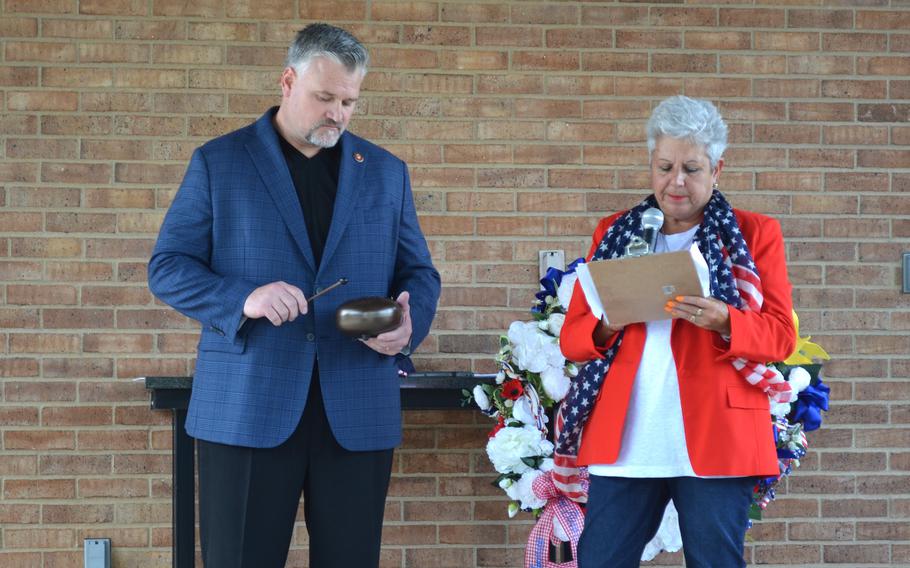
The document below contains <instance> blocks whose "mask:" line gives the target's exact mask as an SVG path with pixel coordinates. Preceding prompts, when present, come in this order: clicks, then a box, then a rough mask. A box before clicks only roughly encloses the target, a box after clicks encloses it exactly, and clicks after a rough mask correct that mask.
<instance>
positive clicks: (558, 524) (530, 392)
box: [463, 258, 829, 568]
mask: <svg viewBox="0 0 910 568" xmlns="http://www.w3.org/2000/svg"><path fill="white" fill-rule="evenodd" d="M582 262H584V259H582V258H579V259H578V260H576V261H575V262H573V263H572V264H570V265H569V267H568V268H567V269H566V270H565V271H561V270H557V269H555V268H550V269H549V270H548V271H547V273H546V275H545V276H544V277H543V278H542V279H541V281H540V284H541V287H542V288H543V289H542V290H541V291H540V292H538V293H537V294H536V298H537V302H536V303H535V304H534V306H532V308H531V314H532V316H533V319H532V321H515V322H512V324H511V325H510V326H509V330H508V333H507V334H506V335H504V336H501V337H500V349H499V353H498V354H497V355H496V362H497V363H498V364H499V372H498V373H497V375H496V380H495V383H482V384H478V385H477V386H475V387H474V389H473V391H471V392H468V391H467V390H465V391H463V394H464V395H465V403H466V404H467V403H470V402H474V403H475V404H476V405H477V406H478V407H479V408H480V410H481V411H482V412H483V413H484V414H486V415H487V416H489V417H491V418H493V419H494V420H496V424H495V426H493V429H492V430H491V431H490V434H489V439H488V441H487V446H486V451H487V456H488V457H489V459H490V462H491V463H492V464H493V467H494V469H496V471H497V472H498V473H499V475H498V476H497V477H496V479H495V481H494V482H493V483H494V485H497V486H499V487H500V488H501V489H503V490H504V491H505V493H506V495H508V497H509V499H510V500H511V501H510V502H509V505H508V513H509V517H510V518H511V517H514V516H515V515H517V514H518V512H519V511H528V512H531V513H532V514H533V515H534V516H535V517H539V519H538V522H537V525H536V526H535V527H534V530H533V531H532V532H531V536H530V537H529V539H528V547H527V549H526V552H525V566H526V567H535V568H536V567H549V566H559V565H558V564H554V563H552V562H551V561H550V560H549V553H548V547H547V546H546V545H547V544H548V543H552V544H553V545H556V544H558V543H559V542H560V541H562V542H566V541H568V542H570V543H571V548H572V552H573V554H572V557H573V558H575V557H576V556H575V547H576V545H577V543H578V536H579V535H580V533H581V525H582V524H583V510H582V509H581V507H580V506H579V505H578V503H575V502H574V501H572V500H571V499H569V498H568V497H567V496H566V495H563V494H561V493H560V492H559V491H558V490H556V489H555V487H554V486H553V482H552V476H553V449H554V446H553V443H552V442H551V440H550V431H549V429H548V428H547V424H548V423H549V417H548V411H550V410H552V409H554V407H556V406H557V405H558V404H559V403H560V402H561V401H562V400H563V398H564V397H565V396H566V393H567V392H568V390H569V383H570V381H571V378H572V377H574V376H576V375H577V374H578V366H577V365H576V364H575V363H573V362H571V361H567V360H566V359H565V357H564V356H563V355H562V351H561V350H560V348H559V332H560V330H561V329H562V325H563V322H564V321H565V317H566V312H567V311H568V308H569V300H570V299H571V297H572V292H573V288H574V286H575V281H576V280H577V276H576V275H575V267H576V266H577V265H578V264H580V263H582ZM793 326H794V329H795V330H796V337H797V344H796V349H795V350H794V352H793V354H792V355H790V357H788V358H787V359H785V360H784V361H781V362H774V363H771V364H769V365H768V366H773V367H775V368H776V369H777V370H778V371H780V372H781V374H782V375H783V376H784V377H786V378H787V381H788V382H789V383H790V386H791V387H792V389H793V392H795V393H798V396H797V398H796V400H794V401H792V402H790V403H783V404H780V403H773V402H772V403H771V415H770V417H769V419H770V421H771V422H772V424H773V431H774V439H775V442H776V445H777V458H778V464H779V466H780V474H779V475H777V476H773V477H768V478H764V479H761V480H759V481H758V483H757V484H756V486H755V488H754V490H753V494H752V505H751V508H750V512H749V518H750V521H749V525H750V526H751V524H752V520H759V519H761V514H762V511H763V510H764V509H765V508H766V507H767V506H768V504H769V503H770V502H771V501H772V500H773V499H774V497H775V488H776V486H777V484H778V483H779V482H780V480H781V479H783V478H784V477H786V476H788V475H790V473H791V472H792V471H793V469H794V468H797V467H799V460H800V458H802V457H803V456H805V455H806V451H807V449H808V446H809V444H808V440H807V438H806V432H810V431H812V430H816V429H818V428H819V427H820V426H821V422H822V414H821V412H822V411H827V410H828V396H829V388H828V386H827V385H825V384H824V383H823V382H822V377H821V364H818V363H813V360H814V359H828V358H829V357H828V354H827V353H826V352H825V350H824V349H822V348H821V347H820V346H818V345H816V344H815V343H812V342H811V341H809V340H810V339H811V337H805V338H802V337H800V335H799V318H798V317H797V315H796V312H795V311H794V312H793ZM681 545H682V541H681V538H680V536H679V526H678V523H677V520H676V514H675V509H673V507H672V503H671V504H670V506H668V508H667V512H666V513H665V515H664V521H663V523H662V525H661V528H660V529H659V530H658V533H657V536H656V537H655V539H654V540H653V541H652V542H650V543H648V546H647V547H646V548H645V553H644V555H643V558H642V559H643V560H650V559H651V558H653V557H654V556H656V555H657V554H658V553H659V552H660V551H662V550H667V551H670V552H673V551H676V550H679V548H680V547H681ZM562 566H566V567H575V566H577V565H576V563H575V561H574V560H572V561H569V562H567V563H565V564H562Z"/></svg>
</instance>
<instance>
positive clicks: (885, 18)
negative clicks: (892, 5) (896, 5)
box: [856, 10, 910, 31]
mask: <svg viewBox="0 0 910 568" xmlns="http://www.w3.org/2000/svg"><path fill="white" fill-rule="evenodd" d="M856 28H857V29H873V30H902V31H904V30H907V29H908V28H910V14H908V13H907V12H906V11H896V10H892V11H883V10H874V11H873V10H857V12H856Z"/></svg>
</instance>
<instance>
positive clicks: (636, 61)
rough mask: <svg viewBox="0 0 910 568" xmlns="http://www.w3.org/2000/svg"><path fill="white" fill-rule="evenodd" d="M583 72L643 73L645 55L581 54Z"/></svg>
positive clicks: (646, 61)
mask: <svg viewBox="0 0 910 568" xmlns="http://www.w3.org/2000/svg"><path fill="white" fill-rule="evenodd" d="M581 67H582V70H583V71H618V72H644V71H647V70H648V54H647V53H597V54H594V53H587V52H585V53H582V65H581Z"/></svg>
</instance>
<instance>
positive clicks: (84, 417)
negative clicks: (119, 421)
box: [41, 406, 112, 426]
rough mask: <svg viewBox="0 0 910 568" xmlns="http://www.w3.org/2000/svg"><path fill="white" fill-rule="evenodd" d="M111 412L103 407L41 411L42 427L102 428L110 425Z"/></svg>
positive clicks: (75, 407)
mask: <svg viewBox="0 0 910 568" xmlns="http://www.w3.org/2000/svg"><path fill="white" fill-rule="evenodd" d="M111 418H112V411H111V408H110V407H105V406H59V407H47V406H45V407H44V408H42V410H41V424H42V425H44V426H104V425H107V424H111Z"/></svg>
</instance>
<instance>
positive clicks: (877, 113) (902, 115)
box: [857, 104, 910, 122]
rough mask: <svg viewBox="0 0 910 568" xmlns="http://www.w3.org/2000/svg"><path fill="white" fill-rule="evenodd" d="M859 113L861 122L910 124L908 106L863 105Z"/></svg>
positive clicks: (909, 108) (860, 106) (909, 109)
mask: <svg viewBox="0 0 910 568" xmlns="http://www.w3.org/2000/svg"><path fill="white" fill-rule="evenodd" d="M857 113H858V119H859V120H860V121H861V122H910V105H908V104H861V105H859V108H858V111H857Z"/></svg>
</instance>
